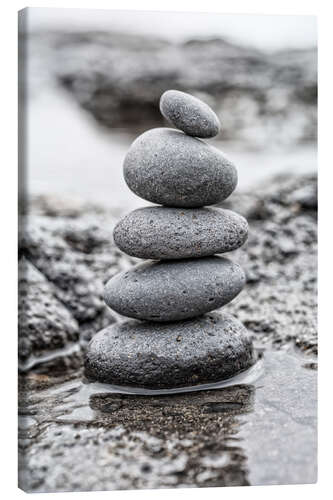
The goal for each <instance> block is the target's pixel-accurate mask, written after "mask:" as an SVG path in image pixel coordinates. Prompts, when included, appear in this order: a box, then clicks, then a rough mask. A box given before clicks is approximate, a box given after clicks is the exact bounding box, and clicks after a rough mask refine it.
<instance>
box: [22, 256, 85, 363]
mask: <svg viewBox="0 0 333 500" xmlns="http://www.w3.org/2000/svg"><path fill="white" fill-rule="evenodd" d="M18 277H19V283H18V291H19V297H18V324H19V336H18V337H19V346H18V354H19V370H20V371H27V370H30V369H32V368H34V369H38V370H39V371H40V370H44V371H48V370H50V369H52V371H53V372H55V371H60V372H61V371H63V370H64V369H65V368H67V367H70V368H72V369H73V368H76V369H77V368H78V367H80V365H81V363H82V358H81V348H80V346H79V343H78V340H79V333H78V324H77V322H76V321H75V319H74V318H73V316H72V315H71V313H70V311H69V309H68V308H66V307H65V306H64V305H63V304H62V303H61V302H59V301H58V300H57V299H56V297H55V293H54V285H52V283H50V282H48V281H47V279H46V278H45V277H44V276H43V275H42V274H41V273H40V272H39V271H38V270H37V269H36V268H35V267H34V266H33V265H32V264H31V263H29V262H28V261H27V260H26V259H25V258H22V259H21V261H20V262H19V269H18Z"/></svg>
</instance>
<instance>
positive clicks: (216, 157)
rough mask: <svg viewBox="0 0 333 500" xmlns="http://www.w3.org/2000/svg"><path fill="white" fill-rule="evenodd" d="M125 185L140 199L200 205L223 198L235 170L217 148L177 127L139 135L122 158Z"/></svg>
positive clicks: (231, 185)
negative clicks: (123, 158)
mask: <svg viewBox="0 0 333 500" xmlns="http://www.w3.org/2000/svg"><path fill="white" fill-rule="evenodd" d="M124 178H125V181H126V183H127V185H128V187H129V188H130V189H131V191H133V192H134V193H135V194H137V195H138V196H140V197H141V198H143V199H145V200H148V201H151V202H152V203H157V204H159V205H167V206H171V207H187V208H191V207H202V206H204V205H214V204H216V203H219V202H221V201H222V200H225V199H226V198H227V197H228V196H230V194H231V193H232V192H233V190H234V189H235V187H236V185H237V171H236V168H235V167H234V165H233V163H231V161H229V160H228V159H227V158H226V157H225V156H224V155H223V154H222V153H221V151H220V150H218V149H217V148H215V147H213V146H210V145H209V144H207V143H205V142H204V141H201V140H200V139H196V138H195V137H189V136H187V135H185V134H184V133H183V132H180V131H179V130H175V129H171V128H155V129H152V130H148V131H147V132H145V133H144V134H142V135H140V136H139V137H138V138H137V139H136V140H135V141H134V142H133V144H132V145H131V147H130V149H129V151H128V153H127V155H126V157H125V160H124Z"/></svg>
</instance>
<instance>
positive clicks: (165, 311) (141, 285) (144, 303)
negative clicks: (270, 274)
mask: <svg viewBox="0 0 333 500" xmlns="http://www.w3.org/2000/svg"><path fill="white" fill-rule="evenodd" d="M244 284H245V275H244V272H243V270H242V268H241V267H240V266H239V265H238V264H235V263H234V262H232V261H230V260H228V259H225V258H223V257H204V258H202V259H183V260H174V261H159V262H156V261H146V262H144V263H142V264H138V265H137V266H135V267H133V268H132V269H130V270H129V271H124V272H122V273H119V274H118V275H116V276H114V277H113V278H111V280H110V281H109V282H108V283H107V284H106V287H105V293H104V297H105V302H106V304H107V305H108V306H110V307H111V309H114V310H115V311H117V312H118V313H119V314H122V315H124V316H128V317H130V318H137V319H146V320H152V321H174V320H180V319H186V318H193V317H195V316H199V315H200V314H204V313H206V312H208V311H212V310H213V309H217V308H218V307H221V306H223V305H224V304H226V303H227V302H229V301H230V300H232V299H233V298H234V297H235V296H236V295H237V294H238V293H239V292H240V291H241V289H242V288H243V286H244Z"/></svg>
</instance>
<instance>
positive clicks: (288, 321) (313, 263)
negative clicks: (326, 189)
mask: <svg viewBox="0 0 333 500" xmlns="http://www.w3.org/2000/svg"><path fill="white" fill-rule="evenodd" d="M316 186H317V179H316V177H315V176H303V177H299V176H283V177H278V178H276V179H275V180H273V181H272V180H271V181H270V182H269V183H267V185H264V186H262V187H258V189H257V192H256V193H255V194H251V195H241V194H240V195H237V194H236V195H235V196H234V197H233V198H234V199H232V200H231V201H230V203H226V205H227V206H228V208H231V209H232V208H236V207H237V209H238V210H239V211H240V212H241V213H242V214H243V215H244V216H245V217H246V218H247V219H248V221H249V224H250V226H251V231H250V233H249V238H248V240H247V242H246V243H245V245H244V246H243V247H242V248H241V249H238V250H236V251H235V254H234V255H235V259H236V260H237V262H239V263H240V264H241V265H242V267H243V269H244V270H245V272H246V277H247V287H246V293H243V294H241V296H240V297H238V298H237V299H236V301H235V302H233V303H232V304H228V305H227V306H226V310H227V311H228V312H231V313H232V314H235V315H236V316H237V318H238V319H239V320H240V321H242V322H243V323H244V324H245V326H246V327H247V328H248V329H249V330H250V332H253V334H254V335H255V336H256V337H257V338H258V339H260V341H261V342H262V341H264V342H267V343H274V345H275V346H276V347H277V348H279V347H280V346H283V345H284V344H285V343H286V342H287V341H293V342H294V343H295V344H296V345H297V346H299V347H300V348H301V349H302V350H305V351H307V352H313V353H316V352H317V207H316V203H315V202H314V201H312V200H313V194H314V193H316ZM300 191H302V192H303V193H304V192H307V193H308V199H309V200H311V202H309V203H307V202H305V199H304V198H303V201H302V202H301V203H300V201H299V193H300ZM241 207H242V208H241Z"/></svg>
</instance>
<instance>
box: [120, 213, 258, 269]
mask: <svg viewBox="0 0 333 500" xmlns="http://www.w3.org/2000/svg"><path fill="white" fill-rule="evenodd" d="M247 234H248V224H247V221H246V219H244V217H242V216H241V215H238V214H237V213H235V212H231V211H230V210H222V209H216V208H201V209H186V210H182V209H176V208H170V207H145V208H139V209H137V210H134V211H133V212H131V213H130V214H128V215H126V216H125V217H124V218H123V219H121V220H120V221H119V222H118V224H117V225H116V227H115V230H114V233H113V235H114V240H115V243H116V244H117V246H118V247H119V248H120V249H121V250H122V251H123V252H125V253H127V254H128V255H133V256H135V257H138V258H142V259H179V258H189V257H206V256H209V255H214V254H216V253H224V252H231V251H232V250H235V249H236V248H238V247H240V246H242V245H243V243H244V242H245V240H246V238H247ZM129 235H130V236H129Z"/></svg>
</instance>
